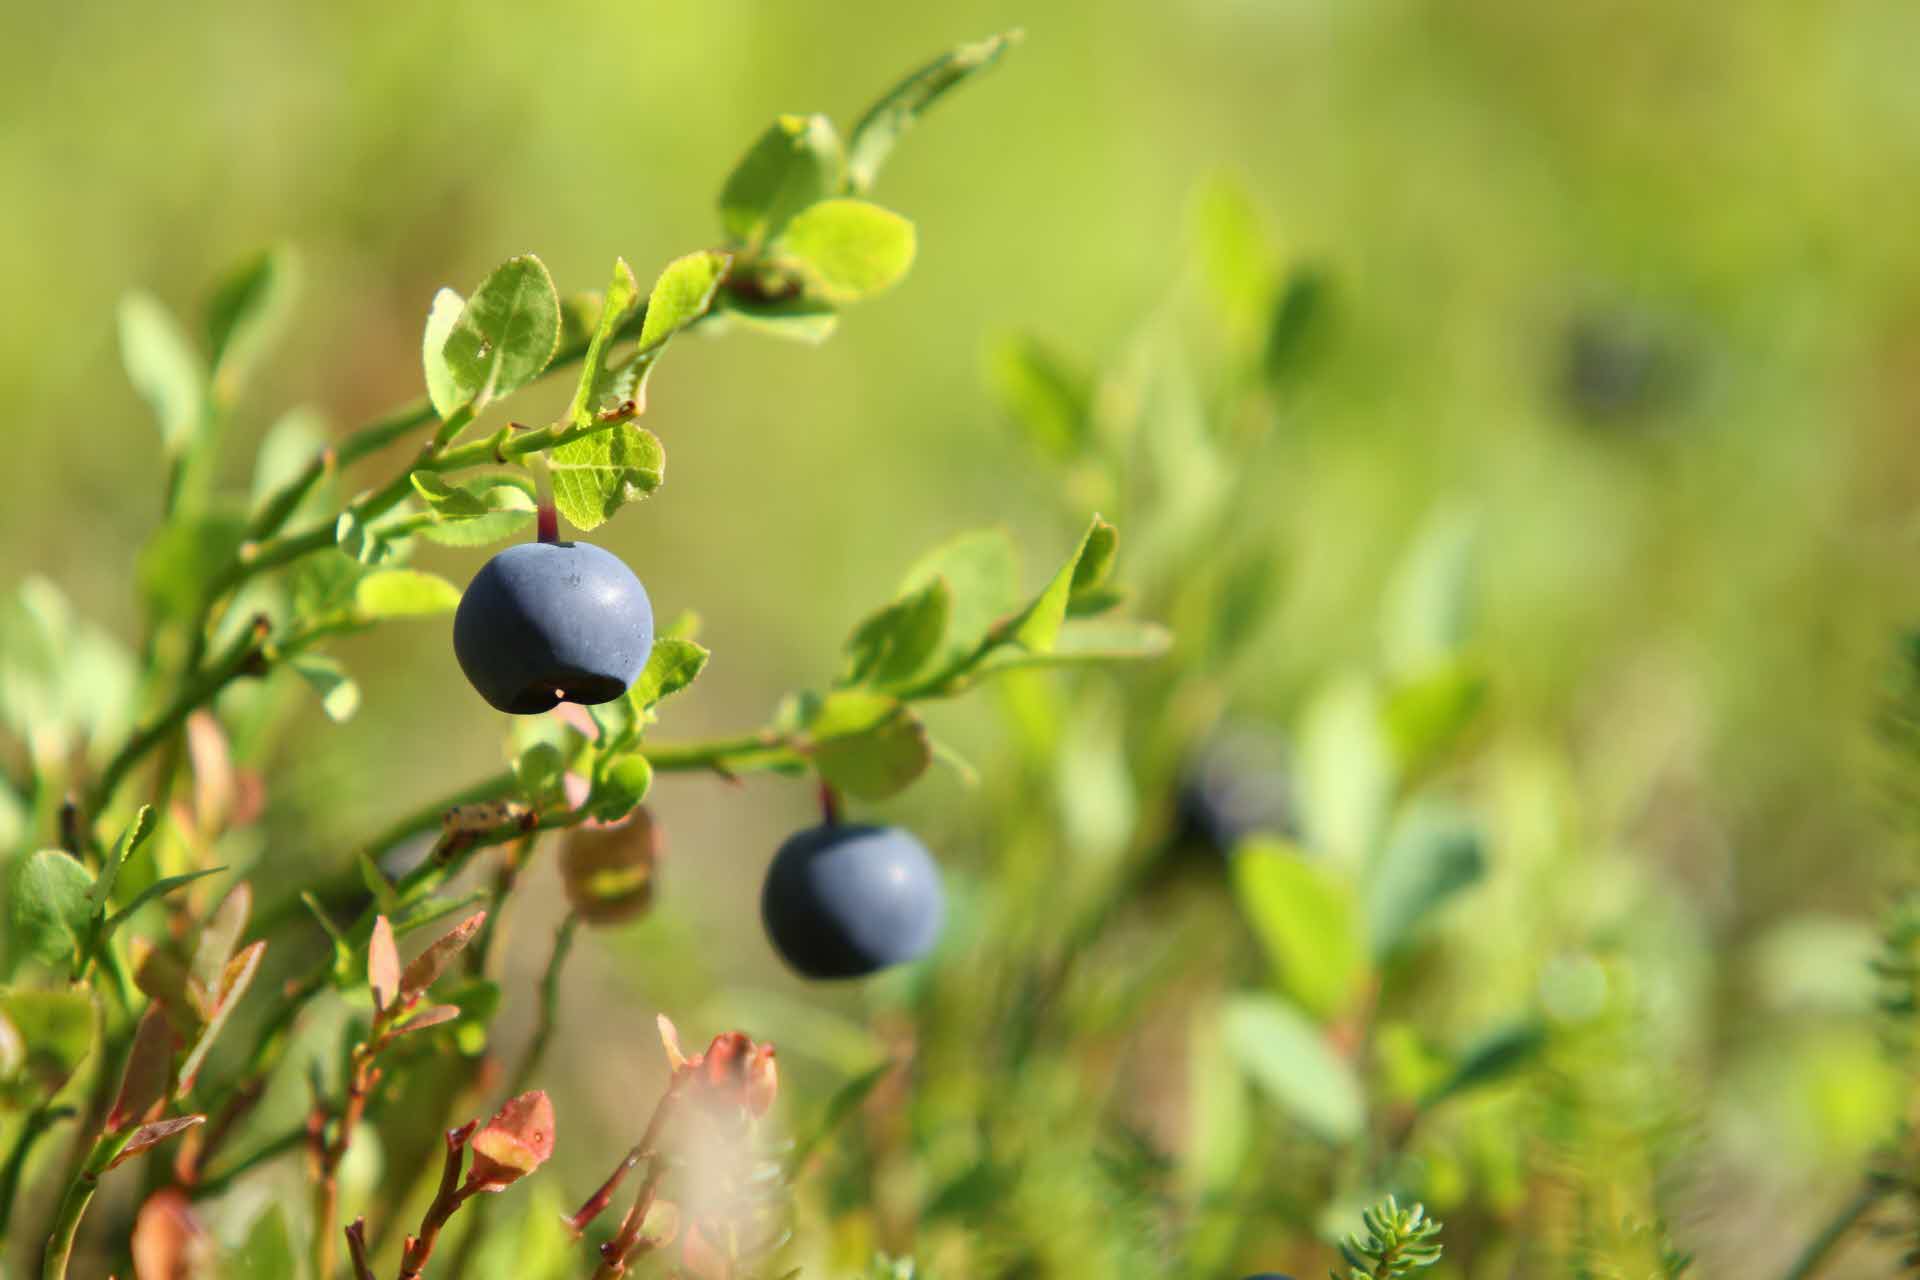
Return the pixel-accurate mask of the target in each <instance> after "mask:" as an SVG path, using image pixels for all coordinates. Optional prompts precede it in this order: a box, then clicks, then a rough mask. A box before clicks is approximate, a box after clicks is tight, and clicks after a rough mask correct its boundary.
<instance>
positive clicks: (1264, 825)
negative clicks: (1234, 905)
mask: <svg viewBox="0 0 1920 1280" xmlns="http://www.w3.org/2000/svg"><path fill="white" fill-rule="evenodd" d="M1291 772H1292V771H1291V768H1290V762H1289V759H1288V753H1287V749H1286V744H1285V743H1284V742H1283V741H1281V740H1280V738H1279V737H1278V736H1276V735H1274V734H1272V733H1271V732H1268V731H1265V730H1254V729H1237V730H1231V731H1228V732H1226V733H1223V734H1220V735H1219V736H1217V737H1215V738H1213V739H1212V740H1211V741H1209V742H1207V743H1206V744H1205V745H1204V746H1202V747H1201V748H1200V749H1199V750H1198V751H1196V752H1195V753H1194V755H1193V756H1192V757H1191V758H1190V759H1189V760H1188V762H1187V766H1186V768H1185V770H1184V771H1183V775H1182V777H1181V780H1180V790H1179V797H1178V801H1177V813H1176V820H1177V822H1178V826H1179V832H1178V834H1179V836H1180V838H1181V840H1182V842H1183V843H1196V844H1199V845H1201V846H1204V847H1206V848H1210V849H1212V850H1214V851H1216V852H1218V853H1221V854H1229V853H1232V852H1233V851H1234V849H1235V848H1236V847H1237V846H1238V845H1239V844H1240V842H1241V841H1242V840H1244V839H1246V838H1247V837H1248V836H1251V835H1258V834H1263V833H1264V834H1269V835H1284V836H1294V835H1298V834H1299V831H1298V826H1299V824H1298V821H1297V816H1296V814H1295V807H1294V806H1295V801H1294V794H1293V784H1292V779H1291Z"/></svg>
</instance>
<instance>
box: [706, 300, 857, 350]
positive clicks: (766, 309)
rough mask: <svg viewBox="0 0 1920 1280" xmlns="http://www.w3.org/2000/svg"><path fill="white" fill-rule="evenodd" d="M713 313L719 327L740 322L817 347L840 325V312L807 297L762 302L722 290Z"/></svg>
mask: <svg viewBox="0 0 1920 1280" xmlns="http://www.w3.org/2000/svg"><path fill="white" fill-rule="evenodd" d="M713 315H714V317H715V319H716V321H717V322H718V323H717V324H716V328H721V329H724V328H726V327H728V326H733V325H738V326H739V327H740V328H742V329H745V330H748V331H749V332H752V333H762V334H765V335H766V336H768V337H770V338H779V339H781V340H782V341H785V342H804V343H806V344H807V345H809V346H816V347H817V346H819V345H820V344H821V343H823V342H825V341H826V340H827V339H828V338H831V337H832V336H833V331H834V330H835V329H837V328H839V326H840V313H839V312H837V311H835V310H834V309H833V308H832V307H828V306H823V305H822V304H820V303H818V302H809V301H808V300H807V299H805V298H787V299H782V300H780V301H778V302H762V301H757V300H755V299H751V298H741V297H736V296H735V295H733V294H731V293H722V294H721V295H720V297H719V299H718V300H717V301H716V302H715V303H714V306H713Z"/></svg>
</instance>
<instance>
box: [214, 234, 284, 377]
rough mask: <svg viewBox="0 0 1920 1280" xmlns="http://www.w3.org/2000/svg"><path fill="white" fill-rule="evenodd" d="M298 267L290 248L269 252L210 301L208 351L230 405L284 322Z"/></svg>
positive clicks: (245, 265) (231, 276)
mask: <svg viewBox="0 0 1920 1280" xmlns="http://www.w3.org/2000/svg"><path fill="white" fill-rule="evenodd" d="M297 274H298V271H297V263H296V261H295V259H294V256H293V253H292V252H291V251H290V250H288V249H286V248H275V249H268V250H265V251H263V252H261V253H257V254H255V255H254V256H253V257H251V258H248V259H247V260H246V261H245V262H242V263H241V264H240V265H239V266H237V267H235V268H234V269H233V270H232V271H231V272H229V273H228V275H227V277H226V278H225V279H224V280H222V281H221V282H220V284H219V285H218V286H217V287H216V288H215V289H214V292H213V297H212V298H210V299H209V300H208V302H207V350H208V351H210V352H211V353H212V357H213V382H214V388H215V391H216V393H217V394H218V395H219V396H220V398H221V399H222V400H225V401H228V402H231V401H232V400H233V398H234V396H235V394H236V393H237V392H238V391H239V388H240V384H241V383H242V382H244V381H245V380H246V376H247V374H248V373H249V372H250V371H251V369H252V367H253V366H254V364H256V363H257V362H258V360H259V358H260V356H261V355H262V354H263V353H264V352H265V351H266V349H267V347H268V346H270V345H271V344H272V342H273V340H274V338H275V337H276V336H277V335H278V332H279V330H280V328H281V327H282V325H283V324H284V322H285V320H286V316H287V312H288V310H289V305H290V303H291V302H292V299H293V292H294V288H295V286H296V283H297V281H296V276H297Z"/></svg>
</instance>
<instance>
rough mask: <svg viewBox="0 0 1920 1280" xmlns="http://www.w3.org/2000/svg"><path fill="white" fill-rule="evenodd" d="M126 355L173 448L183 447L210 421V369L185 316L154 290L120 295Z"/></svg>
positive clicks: (164, 437) (175, 450)
mask: <svg viewBox="0 0 1920 1280" xmlns="http://www.w3.org/2000/svg"><path fill="white" fill-rule="evenodd" d="M120 360H121V363H122V364H123V365H125V366H126V370H127V380H128V381H130V382H131V383H133V389H134V390H135V391H137V392H138V393H139V394H140V398H141V399H142V400H144V401H146V402H147V407H148V408H150V409H152V410H153V416H154V419H155V420H156V421H157V422H158V423H159V424H160V439H161V441H162V442H163V443H164V444H165V445H166V447H167V452H168V453H170V454H178V453H181V452H183V451H184V450H185V449H186V447H187V445H188V444H190V443H191V442H192V440H193V438H194V437H195V436H197V435H198V434H199V433H200V431H201V429H202V424H203V423H204V422H205V418H206V413H205V408H206V394H207V370H206V366H205V365H204V364H203V363H202V362H201V359H200V354H199V353H198V352H197V351H195V350H194V349H193V345H192V344H191V343H190V342H188V341H187V336H186V334H185V333H183V332H181V329H180V324H179V322H178V321H177V320H175V319H174V318H173V315H172V313H170V312H169V311H168V310H167V309H166V307H164V306H163V305H161V303H160V300H159V299H157V298H155V297H153V296H152V295H151V294H146V293H130V294H128V295H127V296H126V297H125V298H122V299H121V300H120Z"/></svg>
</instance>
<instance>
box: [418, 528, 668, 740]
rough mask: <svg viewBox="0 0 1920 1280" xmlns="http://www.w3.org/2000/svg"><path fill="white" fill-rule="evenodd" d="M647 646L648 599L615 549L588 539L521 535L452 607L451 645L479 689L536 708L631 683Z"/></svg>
mask: <svg viewBox="0 0 1920 1280" xmlns="http://www.w3.org/2000/svg"><path fill="white" fill-rule="evenodd" d="M652 650H653V606H652V604H651V603H649V602H648V600H647V590H646V588H645V587H643V586H641V585H640V579H638V578H636V577H634V576H633V570H631V569H629V568H627V566H626V565H625V564H624V563H622V561H621V560H620V558H619V557H618V556H616V555H614V554H613V553H612V552H610V551H603V550H602V549H601V548H599V547H596V546H592V545H591V544H589V543H585V542H523V543H520V544H519V545H517V546H512V547H508V548H507V549H506V550H505V551H502V552H501V553H500V554H499V555H497V556H495V557H494V558H493V559H491V560H489V561H487V563H486V564H485V565H483V566H482V567H481V569H480V572H479V573H477V574H475V575H474V577H473V581H472V582H471V583H469V584H468V585H467V592H466V594H465V595H463V596H461V597H460V608H459V611H458V612H456V613H455V614H454V615H453V652H454V654H455V655H456V656H457V657H458V658H459V659H460V669H461V670H462V671H464V672H466V673H467V679H468V680H470V681H472V682H473V687H474V688H475V689H478V690H479V691H480V696H481V697H483V698H485V699H486V700H487V701H488V702H490V703H492V704H493V705H494V706H495V707H497V708H499V709H500V710H502V711H509V712H512V713H513V714H515V715H523V716H526V715H535V714H537V713H539V712H542V711H547V710H550V709H552V707H553V706H554V705H555V704H556V703H559V702H580V703H585V704H586V705H588V706H592V705H594V704H596V703H601V702H611V701H613V700H614V699H615V698H618V697H619V696H620V695H621V694H623V693H625V692H626V691H627V687H628V686H629V685H631V684H632V683H633V681H634V678H635V677H636V676H638V675H639V674H640V672H641V670H642V668H644V667H645V666H646V665H647V655H648V654H649V653H651V652H652Z"/></svg>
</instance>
